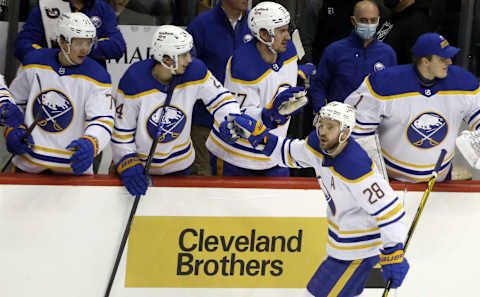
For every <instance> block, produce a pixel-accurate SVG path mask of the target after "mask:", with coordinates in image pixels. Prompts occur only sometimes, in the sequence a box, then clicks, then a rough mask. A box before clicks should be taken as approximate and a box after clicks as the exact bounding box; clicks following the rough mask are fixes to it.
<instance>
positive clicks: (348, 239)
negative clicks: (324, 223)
mask: <svg viewBox="0 0 480 297" xmlns="http://www.w3.org/2000/svg"><path fill="white" fill-rule="evenodd" d="M328 235H329V236H330V237H331V238H332V239H333V240H335V241H336V242H342V243H354V242H363V241H368V240H373V239H377V238H380V233H376V234H370V235H363V236H355V237H340V236H338V235H337V234H335V232H333V231H332V230H330V229H328Z"/></svg>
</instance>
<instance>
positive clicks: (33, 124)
mask: <svg viewBox="0 0 480 297" xmlns="http://www.w3.org/2000/svg"><path fill="white" fill-rule="evenodd" d="M35 77H36V78H37V83H38V87H39V88H40V96H41V95H42V84H41V83H40V78H39V77H38V74H37V73H35ZM42 108H43V102H42V98H41V97H40V106H39V107H38V110H37V113H36V114H35V118H34V119H33V123H31V124H30V126H29V127H28V128H27V133H25V135H24V136H23V139H22V142H25V141H26V140H27V139H28V137H29V136H30V135H31V134H32V131H33V129H34V128H35V127H36V126H37V124H38V121H39V120H40V115H41V114H42ZM32 109H33V105H32ZM13 156H14V155H13V154H10V155H9V156H8V159H7V161H6V162H5V163H4V164H3V166H2V169H1V170H0V172H5V170H6V169H7V167H8V166H9V165H10V163H12V159H13Z"/></svg>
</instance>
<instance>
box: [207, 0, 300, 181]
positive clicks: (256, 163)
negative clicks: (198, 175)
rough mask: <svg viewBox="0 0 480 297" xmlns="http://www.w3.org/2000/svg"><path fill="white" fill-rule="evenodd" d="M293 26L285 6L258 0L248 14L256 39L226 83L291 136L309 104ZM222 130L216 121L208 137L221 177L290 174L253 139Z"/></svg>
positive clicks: (252, 111) (255, 113)
mask: <svg viewBox="0 0 480 297" xmlns="http://www.w3.org/2000/svg"><path fill="white" fill-rule="evenodd" d="M289 24H290V14H289V13H288V10H287V9H285V7H283V6H281V5H280V4H277V3H274V2H269V1H265V2H260V3H259V4H257V5H256V6H255V7H254V8H253V9H252V10H251V11H250V13H249V15H248V27H249V28H250V31H251V32H252V34H253V35H254V36H255V38H254V39H252V40H251V41H250V42H248V43H246V44H245V45H244V46H242V47H240V48H238V49H237V50H236V51H235V52H234V53H233V56H232V57H231V58H230V60H229V61H228V63H227V70H226V74H225V87H226V88H227V89H229V90H230V91H232V92H234V93H235V94H236V97H237V100H238V102H239V103H240V106H241V108H242V111H244V112H245V113H246V114H248V115H250V116H251V117H253V118H254V119H256V120H262V122H263V124H265V125H266V126H267V127H268V128H271V129H273V130H272V132H271V133H272V134H275V135H280V136H285V135H286V133H287V130H288V125H289V120H290V116H291V115H292V114H294V113H295V112H297V111H298V110H300V109H301V108H302V107H303V106H304V105H305V104H306V103H307V97H306V96H305V89H304V88H300V87H296V84H297V71H298V65H297V60H298V57H297V52H296V50H295V47H294V45H293V42H292V41H291V37H290V33H289V31H288V25H289ZM218 128H219V127H218V122H217V123H214V127H213V129H212V133H210V136H209V138H208V140H207V148H208V149H209V150H210V152H211V153H212V154H213V156H212V163H211V164H212V169H213V172H214V174H215V175H230V176H232V175H233V176H238V175H240V176H288V175H289V170H288V168H282V167H278V166H276V164H275V163H274V162H272V160H270V158H268V157H266V156H265V155H263V154H262V153H261V152H259V151H257V150H255V149H254V148H252V146H251V145H249V143H248V142H246V141H242V140H241V139H239V140H237V141H235V142H227V141H224V140H222V138H221V136H220V134H219V133H218Z"/></svg>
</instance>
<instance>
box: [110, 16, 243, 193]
mask: <svg viewBox="0 0 480 297" xmlns="http://www.w3.org/2000/svg"><path fill="white" fill-rule="evenodd" d="M192 47H193V39H192V36H191V35H190V34H189V33H188V32H187V31H185V30H183V29H181V28H179V27H175V26H171V25H164V26H160V27H159V28H158V29H157V31H156V32H155V33H154V36H153V42H152V50H153V57H154V58H153V59H147V60H144V61H140V62H136V63H134V64H133V65H131V66H130V67H129V68H128V70H127V71H126V72H125V74H124V75H123V77H122V78H121V80H120V83H119V86H118V90H117V93H116V100H117V113H116V121H115V128H114V133H113V137H112V152H113V161H114V163H115V164H116V169H117V172H118V173H119V174H120V175H121V178H122V181H123V183H124V185H125V187H126V188H127V190H128V191H129V192H130V194H132V195H134V196H138V195H143V194H145V192H146V190H147V177H146V176H145V174H144V172H143V171H144V167H143V163H145V161H146V159H147V157H148V154H149V151H150V147H151V144H152V141H153V139H154V138H155V136H156V135H160V139H159V142H158V145H157V147H156V151H155V153H154V156H153V161H152V164H151V167H150V170H149V173H150V174H154V175H186V174H190V166H191V165H192V163H193V161H194V159H195V151H194V149H193V145H192V141H191V139H190V130H191V121H192V112H193V106H194V104H195V101H196V100H202V101H203V102H204V103H205V106H206V107H207V110H208V111H209V112H210V113H211V114H212V115H213V117H214V118H215V120H216V121H217V122H221V121H222V120H223V119H224V117H225V116H226V115H227V114H229V113H239V112H240V109H239V104H238V103H237V101H236V100H235V98H234V97H233V96H232V94H231V93H230V92H229V91H228V90H227V89H225V88H224V87H223V86H222V84H221V83H220V82H219V81H218V80H217V79H216V78H215V77H214V76H213V75H212V74H211V72H210V71H209V70H208V69H207V67H206V66H205V64H204V63H203V62H202V61H200V60H198V59H196V58H193V59H192V57H191V55H190V50H191V49H192ZM172 90H173V91H172ZM169 91H170V92H171V97H170V98H169V96H168V93H169Z"/></svg>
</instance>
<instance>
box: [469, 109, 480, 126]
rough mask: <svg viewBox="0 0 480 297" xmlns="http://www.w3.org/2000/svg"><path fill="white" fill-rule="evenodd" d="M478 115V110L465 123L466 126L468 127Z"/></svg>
mask: <svg viewBox="0 0 480 297" xmlns="http://www.w3.org/2000/svg"><path fill="white" fill-rule="evenodd" d="M479 114H480V109H479V110H477V111H476V112H475V113H474V114H473V115H472V116H471V117H470V118H469V119H468V122H467V125H470V123H471V122H472V121H473V119H474V118H475V117H476V116H478V115H479Z"/></svg>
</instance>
